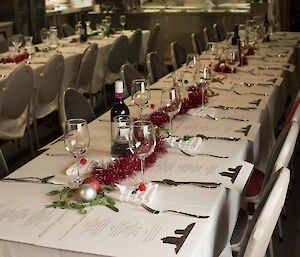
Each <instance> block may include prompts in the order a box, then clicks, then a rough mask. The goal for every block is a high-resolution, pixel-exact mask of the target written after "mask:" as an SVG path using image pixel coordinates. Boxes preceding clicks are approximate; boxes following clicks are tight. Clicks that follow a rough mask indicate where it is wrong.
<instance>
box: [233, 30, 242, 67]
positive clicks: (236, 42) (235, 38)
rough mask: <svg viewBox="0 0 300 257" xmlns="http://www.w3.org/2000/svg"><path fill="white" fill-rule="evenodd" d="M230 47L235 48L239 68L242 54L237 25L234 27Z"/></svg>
mask: <svg viewBox="0 0 300 257" xmlns="http://www.w3.org/2000/svg"><path fill="white" fill-rule="evenodd" d="M231 45H232V46H233V47H237V49H238V51H239V59H240V63H239V66H242V52H241V42H240V36H239V25H237V24H235V25H234V35H233V37H232V39H231Z"/></svg>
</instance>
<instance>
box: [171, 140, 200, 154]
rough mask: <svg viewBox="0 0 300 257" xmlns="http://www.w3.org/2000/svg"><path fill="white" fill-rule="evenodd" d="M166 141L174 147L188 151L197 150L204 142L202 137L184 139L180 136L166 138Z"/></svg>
mask: <svg viewBox="0 0 300 257" xmlns="http://www.w3.org/2000/svg"><path fill="white" fill-rule="evenodd" d="M165 142H166V143H168V145H169V146H170V147H172V148H175V149H179V150H182V151H187V152H197V151H198V149H199V147H200V144H201V143H202V138H201V137H191V138H190V139H189V140H186V141H185V140H183V139H182V138H178V137H168V138H165Z"/></svg>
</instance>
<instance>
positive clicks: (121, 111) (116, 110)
mask: <svg viewBox="0 0 300 257" xmlns="http://www.w3.org/2000/svg"><path fill="white" fill-rule="evenodd" d="M123 96H124V88H123V82H122V81H120V80H117V81H116V82H115V103H114V106H113V107H112V109H111V111H110V118H111V121H112V122H113V119H114V117H115V116H117V115H129V109H128V107H127V105H126V104H125V103H124V101H123Z"/></svg>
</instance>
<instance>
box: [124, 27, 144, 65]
mask: <svg viewBox="0 0 300 257" xmlns="http://www.w3.org/2000/svg"><path fill="white" fill-rule="evenodd" d="M142 36H143V35H142V30H141V29H137V30H136V31H135V32H133V34H132V36H131V37H130V38H129V39H128V40H129V41H128V58H127V59H128V62H129V63H130V64H133V65H137V64H138V63H139V55H140V50H141V46H142Z"/></svg>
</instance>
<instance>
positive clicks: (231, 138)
mask: <svg viewBox="0 0 300 257" xmlns="http://www.w3.org/2000/svg"><path fill="white" fill-rule="evenodd" d="M196 137H201V138H202V139H203V140H209V139H214V140H225V141H239V140H241V138H240V137H209V136H205V135H202V134H197V136H196Z"/></svg>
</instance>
